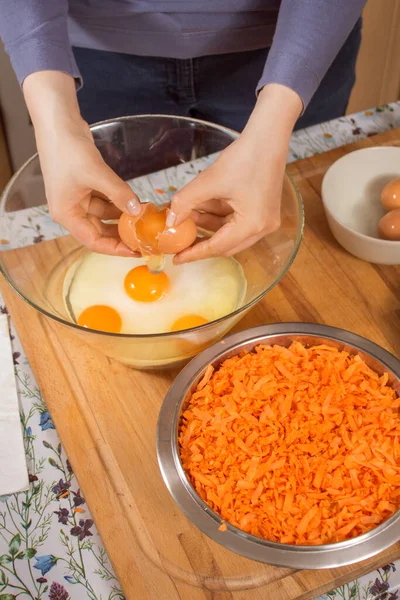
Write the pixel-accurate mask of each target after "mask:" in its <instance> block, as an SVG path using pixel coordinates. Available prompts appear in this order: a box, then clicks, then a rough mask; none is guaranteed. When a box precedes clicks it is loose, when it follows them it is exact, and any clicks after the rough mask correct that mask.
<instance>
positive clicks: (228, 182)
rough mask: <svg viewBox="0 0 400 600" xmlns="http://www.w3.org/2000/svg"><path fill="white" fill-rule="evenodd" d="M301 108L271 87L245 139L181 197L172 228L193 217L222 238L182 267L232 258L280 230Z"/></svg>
mask: <svg viewBox="0 0 400 600" xmlns="http://www.w3.org/2000/svg"><path fill="white" fill-rule="evenodd" d="M301 108H302V104H301V100H300V98H299V96H298V95H297V94H296V93H295V92H293V91H292V90H290V89H289V88H286V87H283V86H280V85H276V84H270V85H268V86H265V88H263V90H262V91H261V92H260V94H259V98H258V101H257V104H256V107H255V109H254V111H253V113H252V116H251V118H250V120H249V122H248V124H247V126H246V128H245V130H244V131H243V133H242V134H241V136H240V138H239V139H237V140H236V141H235V142H233V143H232V144H231V145H230V146H229V147H228V148H227V149H226V150H224V151H223V152H221V154H220V155H219V157H218V159H217V160H216V161H215V163H213V164H212V165H211V166H210V167H208V168H207V169H205V170H204V171H203V172H201V173H200V174H199V175H198V176H197V177H196V179H194V180H193V181H192V182H190V183H189V184H188V185H187V186H185V187H184V188H183V189H182V190H180V191H179V192H178V193H177V194H175V196H174V198H173V200H172V206H171V213H170V215H169V220H168V221H167V224H168V225H169V226H173V225H174V224H176V225H179V223H181V222H182V221H183V220H184V219H186V218H187V217H188V216H189V215H191V216H192V217H193V218H194V219H195V221H196V223H197V224H198V226H200V227H202V228H204V229H208V230H211V231H215V232H216V233H215V234H214V235H212V237H210V238H209V239H207V240H204V241H201V242H199V243H198V244H196V245H194V246H192V247H191V248H188V249H187V250H184V251H183V252H181V253H180V254H178V255H177V256H176V257H175V262H176V263H177V264H181V263H185V262H191V261H195V260H200V259H204V258H208V257H211V256H232V255H234V254H237V253H238V252H240V251H241V250H244V249H245V248H248V247H249V246H252V245H253V244H255V243H256V242H257V241H258V240H260V239H261V238H262V237H263V236H265V235H266V234H268V233H272V232H273V231H276V230H277V229H278V228H279V226H280V203H281V195H282V185H283V177H284V172H285V165H286V159H287V153H288V146H289V140H290V135H291V132H292V129H293V127H294V124H295V122H296V120H297V118H298V116H299V114H300V112H301Z"/></svg>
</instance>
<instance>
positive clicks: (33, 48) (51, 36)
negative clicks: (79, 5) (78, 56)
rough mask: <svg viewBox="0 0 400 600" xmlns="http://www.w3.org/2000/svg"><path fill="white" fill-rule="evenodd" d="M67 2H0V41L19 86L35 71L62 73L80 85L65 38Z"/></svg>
mask: <svg viewBox="0 0 400 600" xmlns="http://www.w3.org/2000/svg"><path fill="white" fill-rule="evenodd" d="M67 23H68V0H0V37H1V38H2V40H3V42H4V46H5V49H6V51H7V53H8V54H9V56H10V59H11V63H12V65H13V67H14V70H15V72H16V74H17V77H18V80H19V82H20V84H22V83H23V81H24V79H25V77H27V76H28V75H30V73H34V72H35V71H48V70H52V71H53V70H54V71H63V72H65V73H68V74H69V75H72V77H74V78H75V79H76V80H78V85H81V77H80V73H79V70H78V67H77V64H76V62H75V59H74V55H73V52H72V48H71V44H70V41H69V36H68V24H67Z"/></svg>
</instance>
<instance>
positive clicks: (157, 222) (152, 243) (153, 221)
mask: <svg viewBox="0 0 400 600" xmlns="http://www.w3.org/2000/svg"><path fill="white" fill-rule="evenodd" d="M166 218H167V210H166V209H165V208H164V209H162V210H157V208H156V207H155V206H154V205H153V204H149V205H148V207H147V209H146V211H145V212H144V215H143V217H141V218H140V219H138V221H137V223H136V237H137V239H138V241H139V244H140V245H141V246H142V249H143V250H147V251H149V252H151V253H155V252H158V251H159V250H158V236H159V235H160V233H162V232H163V231H164V229H165V221H166Z"/></svg>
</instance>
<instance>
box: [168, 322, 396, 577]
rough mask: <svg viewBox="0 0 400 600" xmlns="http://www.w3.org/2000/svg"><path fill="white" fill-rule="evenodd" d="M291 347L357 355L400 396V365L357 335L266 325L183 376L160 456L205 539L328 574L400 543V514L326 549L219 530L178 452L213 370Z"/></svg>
mask: <svg viewBox="0 0 400 600" xmlns="http://www.w3.org/2000/svg"><path fill="white" fill-rule="evenodd" d="M292 341H300V342H302V343H304V344H319V343H328V344H330V345H333V346H335V347H337V348H339V349H344V350H347V351H349V352H351V353H352V354H359V355H360V356H361V357H362V358H363V359H364V360H365V362H366V363H367V364H368V366H370V367H371V368H372V369H374V370H375V371H376V372H377V373H379V374H382V373H383V372H384V371H387V372H388V373H389V383H390V384H391V385H393V386H394V387H395V389H396V390H397V391H400V361H399V360H398V359H397V358H395V357H394V356H393V355H392V354H390V353H389V352H387V351H386V350H384V349H383V348H381V347H380V346H378V345H377V344H374V343H373V342H371V341H369V340H367V339H365V338H362V337H360V336H358V335H355V334H354V333H350V332H348V331H344V330H342V329H336V328H333V327H327V326H325V325H313V324H308V323H306V324H302V323H281V324H276V325H265V326H262V327H256V328H254V329H250V330H247V331H242V332H240V333H236V334H234V335H232V336H229V337H228V338H225V339H223V340H221V341H220V342H218V343H216V344H214V345H213V346H211V347H210V348H208V349H207V350H205V351H204V352H202V353H201V354H200V355H198V356H197V357H196V358H194V359H193V360H192V362H191V363H190V364H189V365H188V366H187V367H186V368H185V369H184V370H183V371H182V372H181V373H180V375H178V377H177V378H176V380H175V382H174V384H173V385H172V387H171V388H170V390H169V392H168V394H167V396H166V397H165V400H164V402H163V405H162V407H161V411H160V415H159V419H158V426H157V454H158V460H159V465H160V469H161V473H162V476H163V479H164V481H165V483H166V485H167V487H168V489H169V491H170V493H171V495H172V497H173V498H174V500H175V501H176V503H177V504H178V505H179V507H180V508H181V509H182V511H183V512H184V513H185V514H186V516H187V517H188V518H189V519H190V521H192V523H194V524H195V525H196V526H197V527H198V528H199V529H200V530H201V531H202V532H203V533H205V534H206V535H208V536H209V537H210V538H211V539H213V540H214V541H216V542H218V543H219V544H221V545H222V546H225V548H228V549H230V550H233V551H234V552H236V553H238V554H241V555H243V556H245V557H247V558H250V559H253V560H257V561H260V562H264V563H268V564H271V565H276V566H280V567H289V568H293V569H324V568H333V567H339V566H342V565H347V564H351V563H354V562H358V561H361V560H364V559H366V558H369V557H371V556H374V555H375V554H378V553H379V552H381V551H382V550H384V549H385V548H388V547H389V546H391V545H392V544H394V543H395V542H396V541H397V540H399V538H400V511H397V512H396V513H395V514H394V515H393V516H392V517H390V518H389V519H388V520H387V521H385V522H383V523H381V524H380V525H379V526H378V527H375V528H374V529H372V530H371V531H369V532H367V533H365V534H363V535H360V536H358V537H355V538H353V539H351V540H347V541H344V542H338V543H335V544H325V545H321V546H296V545H291V544H279V543H276V542H270V541H268V540H264V539H262V538H259V537H256V536H253V535H250V534H247V533H245V532H244V531H241V530H240V529H238V528H236V527H234V526H232V525H230V524H229V523H226V525H227V530H226V531H224V532H221V531H219V530H218V527H219V526H220V524H221V517H220V516H219V515H217V514H216V513H215V512H214V511H213V510H211V508H209V507H208V506H207V504H205V502H203V500H202V499H201V498H200V497H199V496H198V494H197V493H196V492H195V490H194V489H193V487H192V485H191V484H190V482H189V480H188V478H187V477H186V474H185V472H184V470H183V467H182V464H181V461H180V458H179V452H178V425H179V418H180V414H181V412H182V410H183V408H184V407H185V404H186V403H187V401H188V399H189V397H190V395H191V393H192V391H193V390H194V389H195V387H196V386H197V384H198V382H199V380H200V379H201V378H202V376H203V374H204V372H205V369H206V368H207V366H208V365H209V364H212V365H213V366H214V367H218V366H219V365H220V363H221V362H222V361H223V360H225V359H227V358H229V357H231V356H234V355H236V354H238V353H239V352H242V351H243V350H252V349H253V348H254V347H255V346H257V345H258V344H280V345H283V346H289V345H290V343H291V342H292Z"/></svg>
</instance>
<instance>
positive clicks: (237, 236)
mask: <svg viewBox="0 0 400 600" xmlns="http://www.w3.org/2000/svg"><path fill="white" fill-rule="evenodd" d="M250 237H252V235H251V234H250V232H249V231H247V230H246V229H245V228H244V227H243V224H242V225H240V224H238V223H237V222H236V221H235V219H232V220H231V221H229V222H228V223H225V225H223V226H222V227H221V229H219V230H218V231H217V233H215V234H214V235H213V236H212V237H211V238H209V239H207V240H204V241H202V242H200V243H199V244H195V245H194V246H191V247H190V248H187V249H186V250H184V251H183V252H180V253H179V254H177V255H176V256H175V258H174V263H175V264H178V265H179V264H183V263H186V262H193V261H195V260H204V259H205V258H211V257H213V256H226V255H227V253H229V251H230V250H231V249H232V248H236V247H237V246H239V245H240V244H242V243H243V242H244V241H245V240H246V239H248V238H250Z"/></svg>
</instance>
